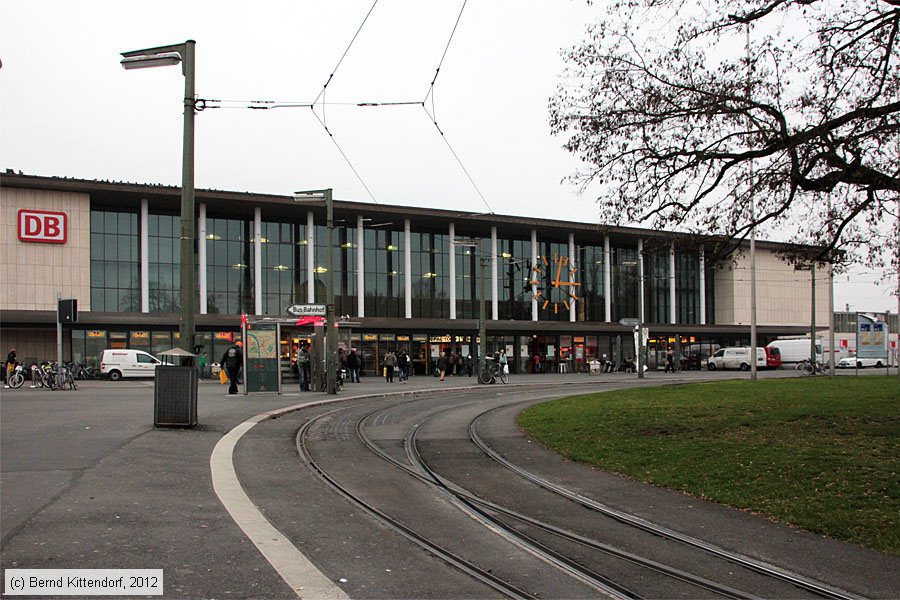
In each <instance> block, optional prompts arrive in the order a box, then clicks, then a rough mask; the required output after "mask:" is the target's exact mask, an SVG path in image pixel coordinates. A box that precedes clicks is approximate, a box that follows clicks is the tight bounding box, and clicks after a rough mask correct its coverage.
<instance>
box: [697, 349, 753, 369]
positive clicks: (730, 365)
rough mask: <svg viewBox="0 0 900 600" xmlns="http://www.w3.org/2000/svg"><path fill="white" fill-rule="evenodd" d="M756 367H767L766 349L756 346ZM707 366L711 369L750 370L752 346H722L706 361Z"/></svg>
mask: <svg viewBox="0 0 900 600" xmlns="http://www.w3.org/2000/svg"><path fill="white" fill-rule="evenodd" d="M756 367H757V368H758V369H765V368H766V349H765V348H760V347H757V348H756ZM706 368H707V370H709V371H715V370H716V369H740V370H741V371H749V370H750V348H749V347H736V348H721V349H720V350H719V351H718V352H716V353H715V354H713V355H712V356H710V357H709V360H708V361H706Z"/></svg>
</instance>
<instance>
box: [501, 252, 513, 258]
mask: <svg viewBox="0 0 900 600" xmlns="http://www.w3.org/2000/svg"><path fill="white" fill-rule="evenodd" d="M500 256H501V257H502V258H512V254H510V253H509V252H504V253H503V254H501V255H500Z"/></svg>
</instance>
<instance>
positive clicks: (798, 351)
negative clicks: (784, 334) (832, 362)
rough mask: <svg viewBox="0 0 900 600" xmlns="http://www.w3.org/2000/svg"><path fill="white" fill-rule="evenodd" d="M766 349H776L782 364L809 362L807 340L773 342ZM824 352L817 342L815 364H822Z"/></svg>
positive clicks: (820, 344)
mask: <svg viewBox="0 0 900 600" xmlns="http://www.w3.org/2000/svg"><path fill="white" fill-rule="evenodd" d="M766 348H778V351H779V352H780V353H781V362H782V363H799V362H802V361H804V360H809V359H810V356H809V353H810V344H809V338H807V339H802V338H801V339H795V340H775V341H774V342H771V343H770V344H769V345H768V346H766ZM824 356H825V354H824V352H823V349H822V343H821V342H819V341H818V340H817V341H816V356H815V357H814V358H815V360H816V361H817V362H824Z"/></svg>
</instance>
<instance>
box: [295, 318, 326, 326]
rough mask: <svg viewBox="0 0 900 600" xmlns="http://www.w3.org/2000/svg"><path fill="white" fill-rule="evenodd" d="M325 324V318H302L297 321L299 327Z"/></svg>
mask: <svg viewBox="0 0 900 600" xmlns="http://www.w3.org/2000/svg"><path fill="white" fill-rule="evenodd" d="M324 322H325V319H324V318H323V317H300V318H299V319H297V325H316V324H318V323H324Z"/></svg>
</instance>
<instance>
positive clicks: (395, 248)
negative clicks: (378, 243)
mask: <svg viewBox="0 0 900 600" xmlns="http://www.w3.org/2000/svg"><path fill="white" fill-rule="evenodd" d="M387 249H388V250H390V251H393V250H399V249H400V247H399V246H394V245H393V244H391V245H389V246H388V247H387Z"/></svg>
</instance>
